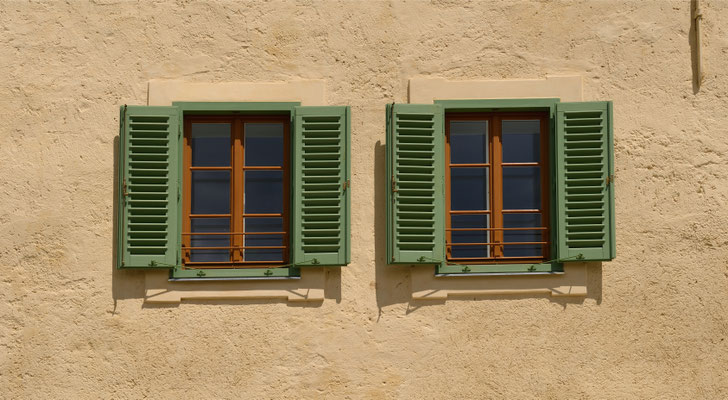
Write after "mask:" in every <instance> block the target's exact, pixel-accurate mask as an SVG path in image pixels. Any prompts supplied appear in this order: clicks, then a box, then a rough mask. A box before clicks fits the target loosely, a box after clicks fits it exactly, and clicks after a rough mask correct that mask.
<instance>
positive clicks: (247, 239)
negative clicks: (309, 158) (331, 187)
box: [182, 115, 290, 268]
mask: <svg viewBox="0 0 728 400" xmlns="http://www.w3.org/2000/svg"><path fill="white" fill-rule="evenodd" d="M288 120H289V119H288V118H287V117H280V116H194V115H193V116H188V117H185V120H184V170H183V171H184V172H183V174H184V180H183V185H182V187H183V196H182V197H183V199H184V201H183V220H182V221H183V223H182V262H183V265H186V266H199V268H225V267H232V266H235V267H238V268H244V267H256V266H260V265H283V264H287V263H288V253H289V246H288V243H289V240H288V235H289V232H288V227H289V223H288V219H289V188H290V179H289V173H290V169H289V163H290V160H289V154H290V153H289V151H288V149H289V124H288Z"/></svg>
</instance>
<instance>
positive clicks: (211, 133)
mask: <svg viewBox="0 0 728 400" xmlns="http://www.w3.org/2000/svg"><path fill="white" fill-rule="evenodd" d="M190 136H191V139H192V140H191V143H190V145H191V147H192V166H194V167H227V166H230V124H219V123H211V124H207V123H205V124H200V123H193V124H192V130H191V132H190Z"/></svg>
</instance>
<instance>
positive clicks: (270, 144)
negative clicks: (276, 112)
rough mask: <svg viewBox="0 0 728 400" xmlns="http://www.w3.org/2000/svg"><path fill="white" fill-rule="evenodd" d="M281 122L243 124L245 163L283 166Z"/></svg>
mask: <svg viewBox="0 0 728 400" xmlns="http://www.w3.org/2000/svg"><path fill="white" fill-rule="evenodd" d="M283 151H284V150H283V124H282V123H280V122H278V123H257V122H256V123H246V124H245V165H250V166H268V167H270V166H283V157H284V154H283Z"/></svg>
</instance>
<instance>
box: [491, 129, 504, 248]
mask: <svg viewBox="0 0 728 400" xmlns="http://www.w3.org/2000/svg"><path fill="white" fill-rule="evenodd" d="M490 133H491V135H490V137H491V140H492V146H490V149H491V154H490V156H491V165H492V168H491V174H492V176H491V180H490V181H491V188H490V189H491V190H490V198H491V209H492V214H491V218H490V223H491V226H492V227H493V228H494V230H493V239H492V242H493V243H503V231H502V230H501V228H503V166H502V163H503V151H502V142H501V117H500V116H497V115H496V116H494V117H493V123H492V125H491V132H490ZM492 253H493V257H495V258H502V257H503V245H500V244H498V245H494V246H493V247H492Z"/></svg>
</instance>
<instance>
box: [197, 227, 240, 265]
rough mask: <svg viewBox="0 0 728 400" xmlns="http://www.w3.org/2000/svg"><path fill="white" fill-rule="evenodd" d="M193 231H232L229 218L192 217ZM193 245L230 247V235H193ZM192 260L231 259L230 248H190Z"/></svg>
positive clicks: (218, 260)
mask: <svg viewBox="0 0 728 400" xmlns="http://www.w3.org/2000/svg"><path fill="white" fill-rule="evenodd" d="M192 232H193V233H200V232H230V219H229V218H192ZM190 245H191V246H192V247H229V246H230V236H227V235H192V237H191V240H190ZM190 261H192V262H225V261H230V250H228V249H220V250H190Z"/></svg>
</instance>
